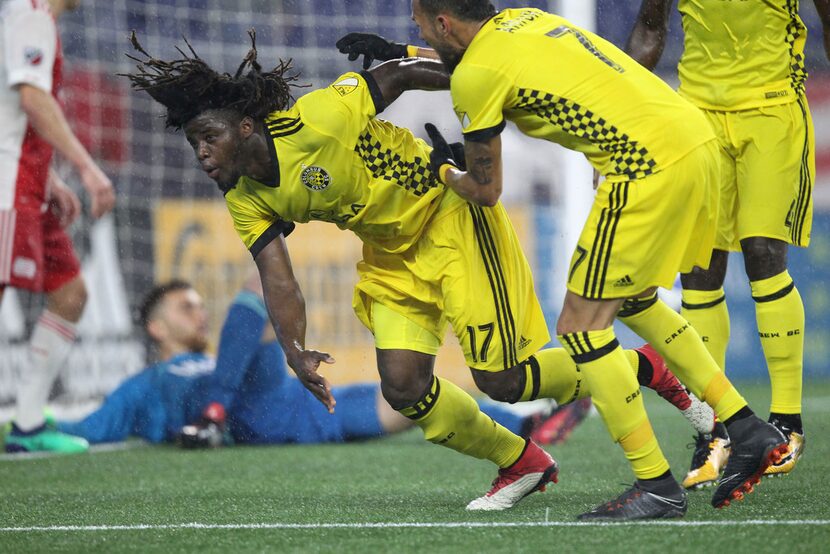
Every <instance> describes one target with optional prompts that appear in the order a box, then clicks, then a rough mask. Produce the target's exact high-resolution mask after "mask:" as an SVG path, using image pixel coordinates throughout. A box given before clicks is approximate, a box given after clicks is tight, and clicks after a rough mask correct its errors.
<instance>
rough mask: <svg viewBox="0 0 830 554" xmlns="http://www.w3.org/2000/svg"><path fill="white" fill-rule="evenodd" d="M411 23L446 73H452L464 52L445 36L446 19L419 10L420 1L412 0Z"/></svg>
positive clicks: (442, 16)
mask: <svg viewBox="0 0 830 554" xmlns="http://www.w3.org/2000/svg"><path fill="white" fill-rule="evenodd" d="M412 21H414V22H415V25H417V26H418V30H419V31H420V33H421V38H422V39H423V40H424V41H425V42H426V43H427V44H429V45H430V46H431V47H432V48H433V50H435V52H436V53H437V54H438V57H439V58H441V61H442V62H443V63H444V66H445V67H446V68H447V71H448V72H450V73H452V72H453V71H454V70H455V67H456V66H457V65H458V64H459V62H460V61H461V58H462V56H464V50H463V49H460V48H458V47H457V46H454V45H453V44H451V43H450V42H449V40H448V38H447V36H446V30H447V27H446V25H447V24H448V19H447V17H446V16H444V15H441V16H438V17H435V16H432V15H429V14H427V13H426V12H424V10H423V9H422V8H421V2H420V0H412Z"/></svg>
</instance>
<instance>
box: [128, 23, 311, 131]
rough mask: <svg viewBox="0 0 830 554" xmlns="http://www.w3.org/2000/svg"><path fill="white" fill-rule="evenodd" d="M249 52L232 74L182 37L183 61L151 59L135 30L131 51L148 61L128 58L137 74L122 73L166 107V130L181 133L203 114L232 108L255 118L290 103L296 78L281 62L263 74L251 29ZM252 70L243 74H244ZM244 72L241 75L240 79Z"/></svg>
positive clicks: (257, 118)
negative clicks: (212, 63)
mask: <svg viewBox="0 0 830 554" xmlns="http://www.w3.org/2000/svg"><path fill="white" fill-rule="evenodd" d="M248 35H249V36H250V37H251V49H250V50H249V51H248V53H247V55H246V56H245V58H244V59H243V60H242V63H241V64H240V65H239V69H237V70H236V73H235V74H234V75H233V76H231V75H230V74H229V73H222V74H220V73H218V72H216V71H215V70H213V69H212V68H211V67H210V66H209V65H207V64H206V63H205V62H204V61H202V59H201V58H200V57H199V56H198V55H197V54H196V52H195V51H194V50H193V47H192V46H191V45H190V43H189V42H188V41H187V39H186V38H185V39H184V41H185V44H187V47H188V49H189V50H190V54H189V55H188V54H186V53H185V52H183V51H182V50H181V49H180V48H178V47H177V48H176V50H178V51H179V53H180V54H181V55H182V56H183V58H182V59H179V60H172V61H164V60H159V59H157V58H154V57H152V56H151V55H150V54H148V53H147V51H146V50H144V48H143V47H142V46H141V44H140V43H139V42H138V39H137V38H136V36H135V31H133V33H132V35H131V36H130V41H131V42H132V45H133V48H135V49H136V50H137V51H138V52H140V53H141V54H143V55H144V56H145V57H146V58H147V59H145V60H142V59H139V58H137V57H135V56H131V55H129V54H127V57H129V58H130V59H131V60H134V61H136V62H138V65H137V66H136V67H137V71H136V72H135V73H128V74H123V75H122V76H124V77H127V78H128V79H129V80H130V81H131V82H132V87H133V88H134V89H136V90H143V91H146V92H147V93H148V94H149V95H150V96H152V97H153V99H154V100H156V101H157V102H158V103H159V104H161V105H163V106H164V107H165V108H167V120H166V123H167V126H168V127H174V128H176V129H181V128H182V127H183V126H184V125H185V124H186V123H187V122H188V121H190V120H191V119H193V118H194V117H196V116H197V115H199V114H201V113H203V112H205V111H207V110H233V111H235V112H238V113H240V114H242V115H243V116H250V117H251V118H253V119H255V120H259V119H264V118H265V117H266V116H267V115H268V114H269V113H271V112H274V111H277V110H284V109H286V108H288V106H289V103H290V102H291V100H292V99H293V97H292V95H291V87H295V86H298V85H294V84H292V83H293V82H294V81H296V80H297V78H298V75H297V74H293V75H288V74H287V72H288V71H289V70H291V69H292V68H291V60H288V61H283V60H280V62H279V64H278V65H277V66H276V67H275V68H274V69H272V70H271V71H267V72H263V71H262V66H260V65H259V62H257V49H256V31H254V29H250V30H249V31H248ZM247 68H250V70H249V71H248V72H247V73H245V70H246V69H247ZM243 73H244V75H243Z"/></svg>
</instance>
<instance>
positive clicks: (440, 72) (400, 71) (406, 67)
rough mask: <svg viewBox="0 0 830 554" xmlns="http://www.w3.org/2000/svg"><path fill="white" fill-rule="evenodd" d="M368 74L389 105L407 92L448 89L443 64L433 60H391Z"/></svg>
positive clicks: (448, 83)
mask: <svg viewBox="0 0 830 554" xmlns="http://www.w3.org/2000/svg"><path fill="white" fill-rule="evenodd" d="M369 73H370V74H371V75H372V77H373V78H374V79H375V82H376V83H377V85H378V88H380V91H381V94H383V100H384V101H385V102H386V104H391V103H392V102H394V101H395V100H397V98H398V97H399V96H400V95H401V94H402V93H403V92H404V91H407V90H447V89H449V88H450V76H449V75H448V74H447V72H446V70H445V69H444V64H442V63H441V62H439V61H435V60H426V59H404V60H392V61H388V62H385V63H382V64H381V65H379V66H377V67H375V68H373V69H370V70H369Z"/></svg>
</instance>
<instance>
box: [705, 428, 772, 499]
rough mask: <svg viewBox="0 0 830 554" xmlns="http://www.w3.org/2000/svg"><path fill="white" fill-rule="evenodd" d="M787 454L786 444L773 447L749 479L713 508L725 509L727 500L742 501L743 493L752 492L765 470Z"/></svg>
mask: <svg viewBox="0 0 830 554" xmlns="http://www.w3.org/2000/svg"><path fill="white" fill-rule="evenodd" d="M786 452H787V443H786V442H785V443H782V444H779V445H778V446H776V447H773V448H772V449H771V450H769V451H768V452H767V455H766V456H765V458H764V462H763V463H762V464H761V465H760V466H759V468H758V470H757V471H756V472H755V473H753V474H752V475H750V477H749V478H748V479H747V480H746V481H744V482H743V483H742V484H741V485H739V486H738V487H737V488H736V489H735V490H734V491H732V492H731V493H730V494H729V497H728V498H727V499H726V500H724V501H723V502H722V503H721V504H720V505H718V506H715V508H725V507H727V506H729V499H733V500H743V497H744V493H746V494H749V493H751V492H752V491H753V490H754V485H757V484H758V483H760V482H761V477H762V476H763V475H764V472H765V471H766V470H767V468H768V467H769V466H770V465H772V464H774V463H777V462H776V460H781V458H782V457H783V456H784V455H785V454H786Z"/></svg>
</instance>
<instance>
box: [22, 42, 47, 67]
mask: <svg viewBox="0 0 830 554" xmlns="http://www.w3.org/2000/svg"><path fill="white" fill-rule="evenodd" d="M23 57H24V58H26V63H27V64H29V65H40V64H41V62H42V61H43V50H41V49H40V48H35V47H33V46H29V47H27V48H26V49H25V50H23Z"/></svg>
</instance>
